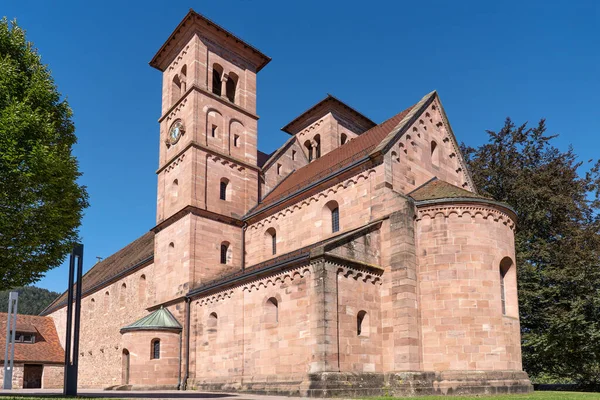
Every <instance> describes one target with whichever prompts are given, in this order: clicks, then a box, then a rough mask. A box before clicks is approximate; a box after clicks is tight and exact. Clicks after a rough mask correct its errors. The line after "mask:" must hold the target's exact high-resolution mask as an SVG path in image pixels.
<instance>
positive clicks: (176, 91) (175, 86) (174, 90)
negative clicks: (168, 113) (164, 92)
mask: <svg viewBox="0 0 600 400" xmlns="http://www.w3.org/2000/svg"><path fill="white" fill-rule="evenodd" d="M180 97H181V81H180V80H179V75H175V76H174V77H173V82H172V83H171V105H173V104H175V102H177V100H179V98H180Z"/></svg>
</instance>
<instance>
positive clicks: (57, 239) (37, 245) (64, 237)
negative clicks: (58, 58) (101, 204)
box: [0, 18, 88, 289]
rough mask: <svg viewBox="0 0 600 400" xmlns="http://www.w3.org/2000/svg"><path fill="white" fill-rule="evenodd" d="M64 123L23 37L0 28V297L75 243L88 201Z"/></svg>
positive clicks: (12, 27)
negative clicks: (1, 290)
mask: <svg viewBox="0 0 600 400" xmlns="http://www.w3.org/2000/svg"><path fill="white" fill-rule="evenodd" d="M71 115H72V112H71V108H70V107H69V104H68V103H67V101H66V100H61V98H60V94H59V93H58V91H57V88H56V85H55V84H54V81H53V79H52V76H51V74H50V71H49V70H48V68H47V66H45V65H43V64H42V62H41V58H40V56H39V54H38V53H37V51H36V50H35V49H34V48H33V46H32V44H31V43H29V42H27V40H26V38H25V32H24V31H23V30H22V29H21V28H19V27H18V26H17V24H16V22H10V23H9V22H8V21H7V19H6V18H3V19H2V20H0V289H7V288H10V287H15V286H24V285H27V284H30V283H32V282H35V281H37V280H38V279H39V278H41V277H42V276H43V275H44V272H46V271H47V270H49V269H52V268H54V267H56V266H58V265H60V264H61V262H62V261H63V260H64V258H65V256H66V255H67V254H68V253H69V251H70V249H71V247H72V244H73V243H74V242H75V241H77V240H78V230H77V228H78V226H79V225H80V222H81V218H82V214H83V210H84V209H85V208H86V207H87V206H88V195H87V192H86V189H85V187H83V186H81V185H79V184H78V183H77V179H78V177H79V176H80V175H81V174H80V172H79V171H78V164H77V160H76V159H75V157H74V156H73V155H72V154H71V148H72V146H73V145H74V144H75V143H76V137H75V134H74V131H75V128H74V125H73V122H72V120H71Z"/></svg>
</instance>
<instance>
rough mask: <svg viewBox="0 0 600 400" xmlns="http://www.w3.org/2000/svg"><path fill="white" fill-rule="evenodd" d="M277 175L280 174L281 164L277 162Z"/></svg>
mask: <svg viewBox="0 0 600 400" xmlns="http://www.w3.org/2000/svg"><path fill="white" fill-rule="evenodd" d="M277 175H281V164H277Z"/></svg>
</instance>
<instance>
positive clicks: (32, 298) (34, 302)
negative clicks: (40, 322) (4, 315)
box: [0, 286, 60, 315]
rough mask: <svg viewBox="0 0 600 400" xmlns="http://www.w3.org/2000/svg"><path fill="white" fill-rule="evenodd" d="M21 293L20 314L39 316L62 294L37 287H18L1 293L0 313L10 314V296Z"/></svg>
mask: <svg viewBox="0 0 600 400" xmlns="http://www.w3.org/2000/svg"><path fill="white" fill-rule="evenodd" d="M10 292H18V293H19V304H18V309H17V311H18V313H19V314H25V315H39V314H40V313H41V312H42V311H43V310H44V309H45V308H46V307H48V306H49V305H50V303H52V302H53V301H54V300H55V299H56V298H57V297H58V296H60V293H56V292H51V291H50V290H48V289H42V288H38V287H35V286H24V287H18V288H15V289H11V290H3V291H0V312H8V294H9V293H10Z"/></svg>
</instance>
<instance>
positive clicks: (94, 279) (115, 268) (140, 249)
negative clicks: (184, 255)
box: [42, 231, 154, 315]
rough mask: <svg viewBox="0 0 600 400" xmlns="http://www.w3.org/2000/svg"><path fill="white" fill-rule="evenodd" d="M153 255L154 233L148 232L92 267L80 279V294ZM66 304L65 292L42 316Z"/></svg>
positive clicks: (95, 287)
mask: <svg viewBox="0 0 600 400" xmlns="http://www.w3.org/2000/svg"><path fill="white" fill-rule="evenodd" d="M153 255H154V232H152V231H150V232H148V233H146V234H144V235H143V236H141V237H139V238H138V239H136V240H134V241H133V242H131V243H129V244H128V245H127V246H125V247H123V248H122V249H121V250H119V251H117V252H116V253H115V254H113V255H111V256H110V257H108V258H106V259H104V260H102V261H100V262H99V263H97V264H96V265H94V266H93V267H92V269H90V270H89V271H88V272H87V273H86V274H85V275H84V276H83V278H82V281H83V286H82V293H83V294H85V293H86V292H88V291H90V290H93V289H97V288H98V287H99V286H101V285H102V284H103V283H105V282H109V281H110V280H112V279H113V278H115V277H116V276H117V275H119V274H121V273H123V272H125V271H126V270H128V269H130V268H132V267H135V266H136V265H138V264H139V263H141V262H144V261H145V260H148V259H149V258H150V257H152V256H153ZM66 304H67V292H65V293H63V294H62V295H61V296H60V297H58V298H57V299H56V300H54V301H53V302H52V304H50V305H49V306H48V307H47V308H46V309H45V310H44V311H42V315H46V314H49V313H50V312H52V311H53V310H56V309H59V308H61V307H63V306H65V305H66Z"/></svg>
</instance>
